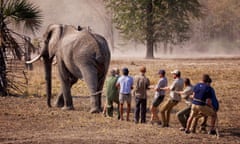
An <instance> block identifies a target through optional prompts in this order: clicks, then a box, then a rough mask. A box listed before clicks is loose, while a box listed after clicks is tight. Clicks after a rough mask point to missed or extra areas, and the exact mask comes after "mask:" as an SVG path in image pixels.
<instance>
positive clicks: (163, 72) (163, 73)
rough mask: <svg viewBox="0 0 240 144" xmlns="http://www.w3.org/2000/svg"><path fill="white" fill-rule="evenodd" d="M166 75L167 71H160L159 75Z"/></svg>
mask: <svg viewBox="0 0 240 144" xmlns="http://www.w3.org/2000/svg"><path fill="white" fill-rule="evenodd" d="M165 73H166V72H165V70H162V69H161V70H159V71H158V74H162V75H165Z"/></svg>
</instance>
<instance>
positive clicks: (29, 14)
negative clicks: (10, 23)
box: [4, 0, 42, 32]
mask: <svg viewBox="0 0 240 144" xmlns="http://www.w3.org/2000/svg"><path fill="white" fill-rule="evenodd" d="M6 1H7V4H6V6H5V8H4V16H5V19H7V18H11V19H13V20H14V21H15V22H16V23H17V24H23V26H24V28H25V29H28V30H31V31H32V32H35V31H37V30H38V29H39V28H40V26H41V23H42V15H41V11H40V10H39V8H38V7H37V6H35V5H34V4H33V3H30V2H28V1H27V0H6Z"/></svg>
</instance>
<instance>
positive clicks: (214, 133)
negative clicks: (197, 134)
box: [208, 130, 217, 135]
mask: <svg viewBox="0 0 240 144" xmlns="http://www.w3.org/2000/svg"><path fill="white" fill-rule="evenodd" d="M208 134H209V135H217V132H216V130H210V131H209V132H208Z"/></svg>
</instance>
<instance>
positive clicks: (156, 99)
mask: <svg viewBox="0 0 240 144" xmlns="http://www.w3.org/2000/svg"><path fill="white" fill-rule="evenodd" d="M164 97H165V96H164V95H160V96H158V97H154V99H153V102H152V105H153V106H154V107H158V106H159V105H160V103H161V102H162V101H163V99H164Z"/></svg>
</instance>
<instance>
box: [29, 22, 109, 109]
mask: <svg viewBox="0 0 240 144" xmlns="http://www.w3.org/2000/svg"><path fill="white" fill-rule="evenodd" d="M43 40H44V44H43V48H42V49H41V52H40V54H39V55H38V56H36V57H35V58H33V59H32V60H30V61H27V63H33V62H36V61H38V60H39V59H40V58H41V57H42V58H43V62H44V68H45V70H44V71H45V80H46V95H47V105H48V107H51V95H52V94H51V88H52V84H51V83H52V82H51V79H52V78H51V77H52V76H51V75H52V74H51V73H52V72H51V71H52V63H53V58H54V57H56V63H57V68H58V72H59V78H60V84H61V89H60V92H59V94H58V96H57V99H56V102H55V105H56V106H57V107H60V108H62V109H65V110H73V109H74V107H73V101H72V96H71V87H72V85H73V84H75V83H76V82H77V81H78V79H83V80H84V81H85V82H86V84H87V87H88V89H89V91H90V93H91V96H90V105H91V109H90V112H91V113H99V112H101V93H102V89H103V85H104V81H105V78H106V74H107V71H108V68H109V64H110V59H111V53H110V50H109V47H108V43H107V41H106V40H105V38H104V37H103V36H101V35H99V34H94V33H91V32H90V31H88V30H87V29H80V30H77V28H75V27H74V26H71V25H61V24H51V25H49V26H48V27H47V30H46V32H45V34H44V35H43Z"/></svg>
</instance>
